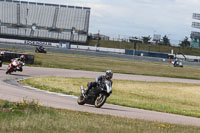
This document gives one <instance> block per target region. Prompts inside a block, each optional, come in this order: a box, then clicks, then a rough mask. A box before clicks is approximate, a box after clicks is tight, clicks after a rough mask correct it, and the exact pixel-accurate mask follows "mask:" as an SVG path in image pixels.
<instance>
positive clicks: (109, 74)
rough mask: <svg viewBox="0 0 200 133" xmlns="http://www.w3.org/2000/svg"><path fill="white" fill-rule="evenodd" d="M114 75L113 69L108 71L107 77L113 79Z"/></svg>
mask: <svg viewBox="0 0 200 133" xmlns="http://www.w3.org/2000/svg"><path fill="white" fill-rule="evenodd" d="M112 77H113V72H112V71H111V70H107V71H106V79H112Z"/></svg>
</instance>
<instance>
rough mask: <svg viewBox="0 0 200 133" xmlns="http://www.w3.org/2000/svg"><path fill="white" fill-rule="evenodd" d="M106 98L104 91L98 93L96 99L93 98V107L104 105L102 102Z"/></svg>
mask: <svg viewBox="0 0 200 133" xmlns="http://www.w3.org/2000/svg"><path fill="white" fill-rule="evenodd" d="M106 99H107V95H105V94H104V93H100V94H99V95H98V96H97V98H96V100H95V104H94V105H95V107H96V108H101V106H103V105H104V103H105V102H106Z"/></svg>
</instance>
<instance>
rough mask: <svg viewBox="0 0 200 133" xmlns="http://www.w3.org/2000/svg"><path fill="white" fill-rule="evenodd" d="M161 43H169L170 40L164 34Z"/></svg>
mask: <svg viewBox="0 0 200 133" xmlns="http://www.w3.org/2000/svg"><path fill="white" fill-rule="evenodd" d="M163 45H171V44H170V40H169V38H168V37H167V36H166V35H165V36H164V37H163Z"/></svg>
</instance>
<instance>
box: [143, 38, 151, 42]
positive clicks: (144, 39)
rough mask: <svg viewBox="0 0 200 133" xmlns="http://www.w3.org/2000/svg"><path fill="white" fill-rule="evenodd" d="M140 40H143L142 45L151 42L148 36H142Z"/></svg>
mask: <svg viewBox="0 0 200 133" xmlns="http://www.w3.org/2000/svg"><path fill="white" fill-rule="evenodd" d="M142 40H143V43H149V41H150V40H151V37H150V36H147V37H145V36H143V37H142Z"/></svg>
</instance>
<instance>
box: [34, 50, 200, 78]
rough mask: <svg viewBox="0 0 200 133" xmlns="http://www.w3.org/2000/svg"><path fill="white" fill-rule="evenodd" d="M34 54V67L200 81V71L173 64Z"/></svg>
mask: <svg viewBox="0 0 200 133" xmlns="http://www.w3.org/2000/svg"><path fill="white" fill-rule="evenodd" d="M32 54H33V55H34V56H35V64H34V65H33V66H39V67H50V68H63V69H73V70H88V71H98V72H105V71H106V70H108V69H111V70H113V72H115V73H126V74H138V75H151V76H160V77H174V78H188V79H200V69H199V68H198V67H192V66H184V68H175V67H173V66H172V65H171V64H167V63H155V62H148V61H136V60H126V59H117V58H107V57H93V56H84V55H73V54H58V53H49V54H35V53H32Z"/></svg>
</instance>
